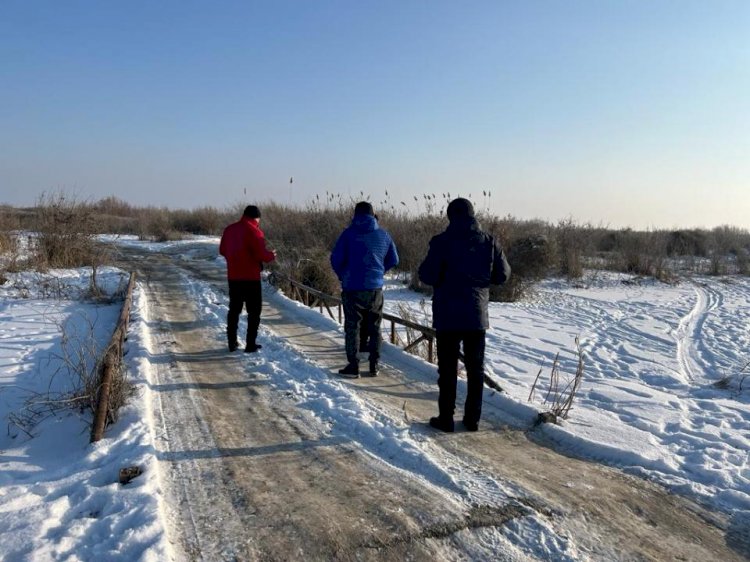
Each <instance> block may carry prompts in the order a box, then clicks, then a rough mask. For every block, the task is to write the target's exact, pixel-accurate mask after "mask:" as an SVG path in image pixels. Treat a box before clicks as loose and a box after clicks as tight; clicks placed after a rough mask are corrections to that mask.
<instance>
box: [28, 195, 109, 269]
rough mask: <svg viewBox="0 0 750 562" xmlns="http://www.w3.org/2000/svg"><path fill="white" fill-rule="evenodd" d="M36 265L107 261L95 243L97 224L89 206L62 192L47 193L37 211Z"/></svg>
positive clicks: (102, 251) (65, 265)
mask: <svg viewBox="0 0 750 562" xmlns="http://www.w3.org/2000/svg"><path fill="white" fill-rule="evenodd" d="M36 211H37V213H36V225H35V230H36V232H37V236H36V238H35V239H34V242H35V250H36V255H35V265H36V267H37V268H38V269H42V270H43V269H47V268H66V267H80V266H86V265H91V266H93V267H94V268H96V267H98V266H99V265H101V264H102V263H104V262H105V260H106V257H107V256H106V253H105V250H104V249H103V248H102V246H101V245H99V244H98V243H97V242H96V234H97V232H98V230H99V229H98V225H97V223H96V219H95V216H94V213H93V212H92V210H91V207H90V206H89V205H86V204H84V203H81V202H80V201H78V200H77V199H76V197H75V196H72V195H66V194H65V193H63V192H57V193H50V194H47V193H44V194H42V196H41V197H40V198H39V201H38V203H37V209H36Z"/></svg>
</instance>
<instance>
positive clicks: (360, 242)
mask: <svg viewBox="0 0 750 562" xmlns="http://www.w3.org/2000/svg"><path fill="white" fill-rule="evenodd" d="M397 265H398V253H397V252H396V245H395V244H394V243H393V240H391V237H390V236H389V235H388V233H387V232H386V231H385V230H383V229H382V228H380V227H379V226H378V221H377V220H376V219H375V217H373V216H372V215H354V219H352V223H351V224H350V225H349V226H348V227H347V228H346V229H345V230H344V232H342V233H341V236H339V239H338V240H337V241H336V245H335V246H334V248H333V252H332V253H331V266H332V267H333V270H334V271H335V272H336V275H338V277H339V280H340V281H341V288H342V289H343V290H344V291H365V290H371V289H380V288H381V287H382V286H383V275H384V274H385V272H386V271H388V270H389V269H391V268H392V267H395V266H397Z"/></svg>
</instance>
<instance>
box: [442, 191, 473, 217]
mask: <svg viewBox="0 0 750 562" xmlns="http://www.w3.org/2000/svg"><path fill="white" fill-rule="evenodd" d="M446 213H447V214H448V220H450V221H452V220H454V219H461V218H465V217H473V216H474V206H473V205H472V204H471V201H469V200H468V199H464V198H463V197H459V198H458V199H454V200H453V201H451V202H450V203H448V209H447V210H446Z"/></svg>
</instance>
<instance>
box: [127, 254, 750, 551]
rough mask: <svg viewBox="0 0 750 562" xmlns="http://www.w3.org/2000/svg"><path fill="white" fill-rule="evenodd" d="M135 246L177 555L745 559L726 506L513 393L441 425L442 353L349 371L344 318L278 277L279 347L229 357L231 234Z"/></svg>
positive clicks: (389, 357) (389, 356)
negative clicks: (434, 418) (436, 358)
mask: <svg viewBox="0 0 750 562" xmlns="http://www.w3.org/2000/svg"><path fill="white" fill-rule="evenodd" d="M123 252H124V254H123V260H124V262H125V263H127V264H131V265H134V266H135V267H136V268H137V269H139V270H140V272H141V274H142V277H141V279H145V283H144V284H143V285H142V290H143V295H142V296H143V300H142V306H141V310H140V313H139V314H140V316H141V318H140V321H141V329H142V330H143V332H144V333H145V335H146V337H144V338H142V341H143V342H145V343H144V344H143V345H144V347H145V348H146V349H143V350H134V353H135V354H140V355H141V356H142V357H147V358H148V361H149V363H150V364H151V366H152V380H151V382H150V386H151V389H150V390H151V396H153V399H152V402H153V406H154V417H155V427H156V431H157V435H156V446H157V456H158V458H159V465H160V467H161V468H160V470H161V472H162V476H163V482H164V485H165V488H166V493H167V497H168V498H169V500H168V502H167V503H168V509H167V511H168V513H169V518H170V525H169V527H170V529H169V531H170V535H171V536H172V537H173V542H174V545H175V548H176V557H177V558H178V559H182V558H183V557H188V558H191V559H211V560H214V559H219V560H222V559H226V560H234V559H240V560H241V559H248V558H253V559H255V558H267V559H288V558H293V557H303V556H304V557H305V558H308V559H316V558H317V559H329V558H333V559H342V560H348V559H376V558H378V559H382V558H384V557H385V558H392V559H406V558H411V559H424V560H428V559H429V560H435V559H489V558H495V559H509V560H549V559H555V560H586V559H593V560H615V559H623V560H630V559H673V558H677V559H684V560H713V559H716V560H719V559H720V560H742V559H743V557H742V555H741V554H738V552H737V550H736V549H733V548H730V547H728V546H727V541H726V537H725V534H724V531H722V530H721V528H727V527H728V523H727V521H726V518H725V517H724V516H722V515H719V514H710V513H708V512H706V511H704V510H703V509H701V508H699V507H697V506H696V505H694V504H692V503H690V502H688V501H686V500H684V499H681V498H679V497H677V496H674V495H672V494H669V493H667V492H666V491H664V490H663V489H661V488H659V487H657V486H654V485H652V484H650V483H648V482H646V481H643V480H640V479H636V478H633V477H630V476H626V475H624V474H622V473H621V472H619V471H617V470H615V469H611V468H607V467H603V466H601V465H598V464H595V463H590V462H585V461H580V460H576V459H572V458H570V457H567V456H564V455H560V454H558V453H556V452H554V451H553V450H552V449H551V448H549V447H545V446H544V445H543V444H542V443H537V442H535V440H534V439H535V438H536V437H535V435H534V433H529V432H524V431H523V430H522V429H518V428H517V426H518V425H523V422H522V423H520V424H519V421H518V419H516V420H515V422H513V423H510V425H509V414H508V412H507V411H506V410H505V409H504V406H508V405H509V402H510V401H509V400H507V399H505V401H503V400H501V399H500V398H499V397H497V396H494V397H493V396H488V398H487V400H486V403H485V414H484V418H483V425H482V429H481V430H480V431H479V432H478V433H476V434H469V433H457V434H453V435H442V434H440V435H438V434H435V433H434V432H432V431H431V430H430V429H429V428H428V427H426V426H425V423H424V422H425V421H426V420H427V419H428V418H429V416H430V415H433V414H434V408H435V401H436V392H435V385H434V380H435V372H434V367H432V366H429V365H426V364H424V363H422V362H421V361H418V360H416V359H414V358H411V357H409V356H407V355H405V354H404V353H403V352H401V351H399V350H397V349H395V348H390V347H388V348H387V349H386V350H385V353H384V363H385V368H384V370H383V373H382V375H381V376H379V377H378V378H377V379H359V380H355V381H342V380H340V379H338V378H337V377H336V376H335V375H334V374H333V373H334V369H335V368H337V367H338V366H340V364H341V361H342V359H343V342H342V338H341V333H340V330H338V329H336V328H334V327H332V326H331V323H330V322H327V321H325V320H323V319H322V318H321V317H320V316H318V315H317V312H314V311H309V310H306V309H304V308H302V307H300V306H297V305H296V304H295V303H291V302H289V301H287V300H286V299H284V298H283V297H281V296H280V295H278V294H274V293H273V292H269V293H268V294H266V301H265V310H264V317H263V323H262V325H263V330H264V331H263V344H264V349H263V352H262V355H260V356H257V357H249V356H246V355H241V354H228V353H226V352H224V335H223V315H224V314H225V312H224V311H225V299H226V297H225V295H224V284H225V281H224V272H223V269H222V268H221V266H220V264H218V263H217V262H216V260H215V248H213V250H212V249H211V247H210V246H207V245H196V246H195V247H193V248H191V247H186V246H180V247H178V248H176V249H173V250H168V249H164V250H162V251H160V252H158V253H156V252H155V253H149V252H147V251H145V250H143V249H138V250H136V249H124V250H123ZM696 312H697V313H699V312H700V311H696ZM136 316H138V314H137V315H136ZM690 329H695V328H694V322H693V321H692V320H691V321H687V322H686V326H685V330H688V331H689V330H690ZM690 356H691V355H690V354H687V353H686V354H684V355H683V357H685V358H686V361H687V358H688V357H690ZM511 426H514V427H516V428H515V429H513V428H512V427H511ZM708 521H714V522H715V523H717V525H718V526H714V525H712V524H711V523H708Z"/></svg>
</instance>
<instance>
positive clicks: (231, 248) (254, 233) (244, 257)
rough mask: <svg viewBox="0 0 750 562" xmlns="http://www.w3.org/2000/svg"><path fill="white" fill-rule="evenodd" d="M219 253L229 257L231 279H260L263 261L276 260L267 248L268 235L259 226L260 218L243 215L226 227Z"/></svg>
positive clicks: (228, 271) (228, 275) (228, 265)
mask: <svg viewBox="0 0 750 562" xmlns="http://www.w3.org/2000/svg"><path fill="white" fill-rule="evenodd" d="M219 253H220V254H221V255H222V256H224V257H225V258H226V259H227V277H228V278H229V280H230V281H260V271H261V269H262V268H263V267H262V263H268V262H271V261H273V260H274V257H275V256H274V255H273V253H272V252H269V251H268V250H267V249H266V237H265V236H264V235H263V231H262V230H261V229H260V227H259V226H258V219H249V218H247V217H242V218H241V219H240V220H238V221H237V222H235V223H232V224H230V225H229V226H228V227H226V228H225V229H224V234H222V235H221V244H219Z"/></svg>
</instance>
